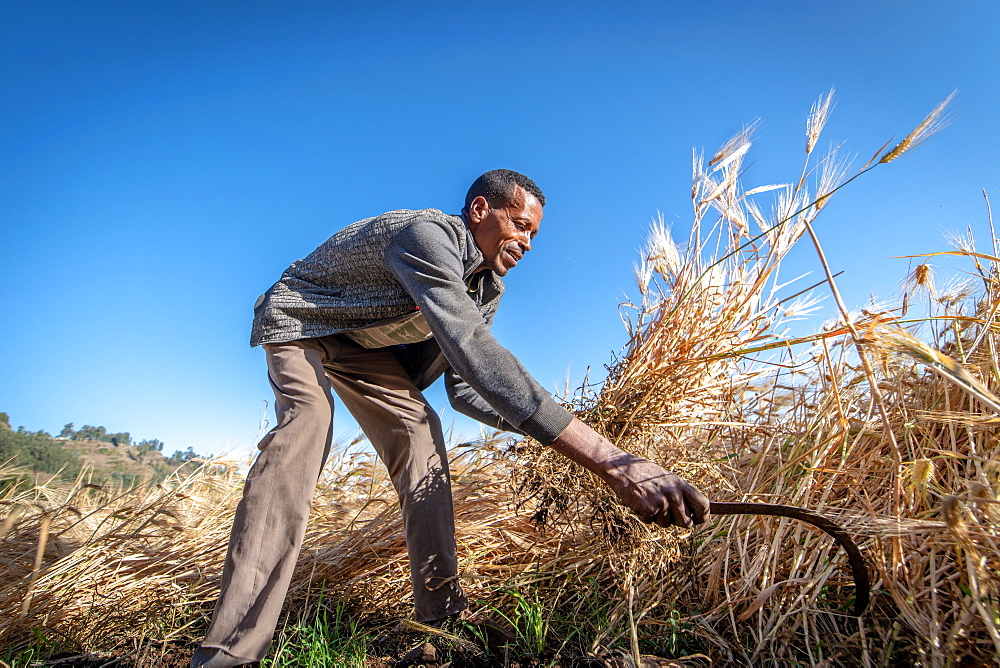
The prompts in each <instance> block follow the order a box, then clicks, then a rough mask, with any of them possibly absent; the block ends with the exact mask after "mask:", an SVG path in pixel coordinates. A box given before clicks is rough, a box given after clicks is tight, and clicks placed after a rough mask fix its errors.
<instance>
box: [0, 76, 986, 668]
mask: <svg viewBox="0 0 1000 668" xmlns="http://www.w3.org/2000/svg"><path fill="white" fill-rule="evenodd" d="M831 99H832V98H831V96H830V95H827V96H824V97H823V98H821V99H820V100H819V101H818V102H817V103H816V105H814V107H813V110H812V113H811V114H810V117H809V121H808V123H807V133H806V160H805V166H804V167H803V170H802V173H801V176H799V177H798V178H797V180H795V181H794V182H793V183H792V184H790V185H776V186H764V187H758V188H750V189H745V188H744V187H743V186H742V184H741V182H740V175H741V173H742V170H743V160H744V157H745V156H746V155H747V152H748V150H749V149H750V144H751V133H752V129H753V128H752V127H751V128H747V129H746V130H745V131H743V132H741V133H740V134H739V135H737V136H736V137H735V138H734V139H733V140H731V141H730V142H728V143H727V144H726V145H725V146H724V147H723V148H722V149H720V151H719V152H718V153H716V154H715V155H713V156H711V157H710V158H709V159H708V160H705V158H703V157H702V156H699V155H695V159H694V182H693V188H692V197H693V203H694V219H693V225H692V229H691V233H690V236H689V239H688V241H687V243H686V245H684V246H683V247H682V246H678V245H677V244H675V243H674V242H673V240H672V239H671V237H670V235H669V232H668V231H667V230H666V229H665V227H664V226H663V225H662V223H660V224H657V225H655V226H654V228H653V232H652V234H651V237H650V242H649V244H648V246H647V248H646V249H645V250H644V252H643V257H642V261H641V262H640V264H639V265H638V266H637V276H638V279H639V297H640V298H639V299H637V300H636V303H634V304H628V305H626V306H625V307H624V308H623V316H624V320H625V322H626V325H627V327H628V332H629V336H630V341H629V343H628V345H627V346H626V347H625V349H624V350H623V352H622V354H621V355H620V356H619V357H617V358H616V359H614V360H613V361H612V363H611V364H610V365H609V366H608V376H607V379H606V380H605V381H604V382H603V383H601V384H600V385H599V386H598V387H592V386H589V385H584V386H583V387H581V388H580V390H579V391H578V392H577V394H576V395H574V396H573V397H568V398H567V403H568V404H570V405H572V407H573V408H574V410H576V411H577V412H578V414H579V415H580V416H581V417H582V418H583V419H585V420H586V421H587V422H588V423H589V424H591V425H592V426H594V427H595V428H596V429H598V430H599V431H601V432H602V433H604V434H606V435H607V436H608V437H609V438H611V439H612V440H613V441H615V442H616V443H618V444H619V445H621V446H622V447H624V448H626V449H628V450H631V451H633V452H636V453H639V454H642V455H644V456H646V457H649V458H650V459H653V460H655V461H658V462H661V463H663V464H664V465H666V466H668V468H671V469H672V470H674V471H676V472H677V473H679V474H680V475H682V476H684V477H685V478H687V479H688V480H689V481H691V482H692V483H694V484H696V485H698V486H699V487H700V488H701V489H702V490H703V491H705V492H706V493H707V494H708V495H709V496H710V497H711V498H713V499H716V500H720V501H770V502H776V503H786V504H793V505H798V506H803V507H807V508H809V509H812V510H815V511H818V512H820V513H823V514H825V515H827V516H829V517H831V518H833V519H836V520H837V521H839V522H840V523H841V524H843V525H844V526H845V527H846V528H848V529H849V531H850V532H851V533H853V534H854V535H856V536H857V537H858V542H859V543H860V544H861V546H862V549H863V550H864V552H865V554H866V556H867V558H868V560H869V563H870V567H871V570H872V576H873V577H872V580H873V582H874V583H875V584H874V592H873V602H872V605H871V607H870V608H869V612H868V613H867V615H866V616H865V617H864V618H863V619H862V620H860V621H859V620H858V619H856V618H854V617H852V616H850V615H849V614H848V613H847V611H848V610H850V604H851V602H852V601H851V596H852V587H851V582H850V577H849V571H848V570H847V569H846V568H845V564H846V561H845V559H844V555H843V553H842V552H840V551H838V549H837V548H836V546H835V544H834V543H833V541H832V540H831V539H830V538H829V537H827V536H825V535H823V534H821V533H819V532H817V531H815V530H813V529H811V528H809V527H807V526H805V525H802V524H800V523H797V522H795V521H793V520H789V519H783V518H755V517H726V518H719V519H714V520H713V521H712V522H711V523H710V524H709V525H707V526H706V527H702V528H698V529H696V530H694V531H686V530H679V529H671V530H663V529H658V528H655V527H654V528H650V527H648V526H646V525H643V524H642V523H640V522H638V521H637V520H635V519H634V518H632V517H631V516H629V515H628V513H627V512H625V511H624V509H623V508H622V507H621V506H620V505H619V504H618V503H617V502H615V500H614V499H613V498H612V497H611V496H610V494H609V493H608V492H607V490H606V489H605V488H604V487H603V486H602V485H601V484H600V483H599V481H597V480H596V479H595V478H593V477H592V476H590V475H589V474H584V473H582V472H581V471H580V470H579V469H577V468H575V467H573V466H572V465H569V464H567V463H566V462H565V461H563V460H561V459H560V458H559V457H558V456H556V455H554V454H553V453H552V452H551V451H549V450H547V449H545V448H542V447H540V446H538V445H537V444H534V443H531V442H530V441H522V442H516V443H513V444H508V443H507V442H506V441H504V440H501V439H500V438H499V437H494V438H490V439H486V440H484V441H483V442H480V443H475V444H463V445H459V446H456V447H455V448H454V449H453V451H452V454H453V459H452V463H451V464H452V469H453V471H454V488H455V490H454V491H455V506H456V515H457V526H458V536H459V549H460V556H461V558H462V567H463V576H464V583H465V586H466V588H467V590H468V591H469V593H470V597H471V598H472V599H473V600H474V601H476V602H477V604H478V605H479V606H482V607H487V608H492V609H493V610H494V611H495V612H496V613H498V614H503V615H506V616H508V617H509V618H510V619H511V620H512V621H513V622H515V623H516V625H517V627H518V632H519V634H520V637H521V641H522V646H523V649H524V650H525V651H527V652H536V653H541V652H543V651H549V652H553V651H560V650H561V651H562V652H563V653H564V654H572V653H577V654H579V653H584V652H593V653H599V652H601V651H604V650H606V649H608V648H612V647H617V648H623V649H624V650H625V651H626V652H627V653H628V654H638V653H639V651H640V650H641V651H643V652H650V653H655V654H660V655H663V656H673V657H683V656H688V657H689V658H688V659H686V661H687V662H688V663H689V664H690V665H696V664H697V662H698V661H699V659H698V657H697V656H696V655H701V656H702V657H705V660H707V659H709V658H710V659H711V660H713V661H714V662H715V663H716V664H717V665H762V664H765V663H778V664H782V665H785V664H791V663H797V664H806V665H819V664H823V665H858V664H859V663H861V664H863V665H875V664H880V665H912V664H914V663H920V664H921V665H928V666H945V665H954V664H964V663H968V662H977V661H978V662H991V661H994V660H996V657H998V656H1000V630H998V605H997V601H998V599H997V596H998V587H1000V573H998V554H1000V553H998V551H997V540H998V529H1000V524H998V523H1000V507H998V505H997V500H996V493H997V489H998V485H1000V480H998V478H1000V472H998V465H997V462H998V461H1000V452H998V448H1000V445H998V444H1000V440H998V438H997V435H998V434H997V432H998V425H1000V419H998V418H997V416H996V413H997V412H998V411H1000V404H998V402H997V399H996V398H995V396H994V390H995V387H996V385H997V384H998V382H1000V381H998V376H1000V357H998V343H997V340H996V331H997V327H996V323H997V314H998V312H1000V287H998V276H1000V253H998V252H997V249H996V248H994V249H993V254H992V255H988V254H983V253H977V252H976V251H975V249H974V248H972V247H971V242H970V241H967V240H966V241H965V242H963V245H962V247H960V248H959V249H958V250H956V251H954V253H956V254H960V255H964V256H966V257H967V258H969V260H970V261H971V262H972V263H973V275H974V276H976V280H977V281H978V284H976V285H973V284H972V283H969V284H962V285H960V286H958V287H954V286H953V287H952V288H950V289H945V290H938V289H937V288H935V286H934V282H933V281H932V280H931V274H930V269H929V265H928V264H927V262H926V260H925V261H923V263H921V264H920V265H918V266H917V268H916V270H915V271H914V272H913V275H912V277H911V280H910V281H909V283H908V284H907V286H906V290H905V294H904V295H903V299H902V303H901V305H900V306H899V307H898V308H895V309H880V310H877V311H875V310H870V311H863V312H861V313H857V314H855V313H850V312H848V311H847V309H846V307H845V306H844V305H843V302H842V300H841V299H840V297H839V294H838V293H837V291H836V284H835V276H834V275H833V273H832V272H831V271H830V270H829V268H828V267H827V266H826V262H825V259H824V258H823V254H822V247H821V246H820V243H819V240H818V237H817V236H816V235H815V234H814V231H813V227H812V224H813V221H814V220H815V219H816V217H817V216H818V215H819V214H820V212H821V210H822V209H823V208H824V206H825V205H826V203H827V202H828V201H829V198H830V197H831V196H832V195H833V194H835V193H836V192H837V191H838V190H839V189H840V188H841V187H843V186H844V185H846V184H847V183H849V182H850V181H852V180H853V179H855V178H857V177H858V176H860V175H861V174H863V173H864V172H866V171H868V170H870V169H874V168H875V167H877V166H879V165H882V164H886V163H888V162H891V161H892V160H895V159H897V158H898V157H900V156H902V155H904V154H905V153H906V152H908V151H909V150H911V149H912V148H913V147H914V146H916V145H918V144H919V143H920V142H921V141H923V140H924V139H926V137H927V136H928V135H929V134H930V133H931V132H933V131H934V130H935V129H936V128H938V127H940V125H941V123H942V121H943V118H944V117H943V115H942V114H943V109H944V105H943V104H942V105H941V106H939V107H938V108H937V109H935V110H934V111H933V112H932V113H931V115H930V116H929V117H928V118H927V119H925V121H924V122H923V123H921V124H920V125H919V126H918V127H917V129H916V130H915V131H914V132H913V133H911V134H910V135H908V136H907V137H906V138H904V140H903V141H902V142H900V143H899V144H897V145H896V146H895V147H893V148H891V149H890V150H888V151H886V150H885V148H886V147H883V149H882V150H881V151H879V152H877V153H876V154H875V156H874V157H873V158H872V160H871V161H869V163H868V164H866V165H864V166H863V167H862V168H861V169H860V170H858V171H857V172H855V173H853V174H850V173H849V172H848V165H847V164H846V163H845V162H844V161H842V160H840V159H839V158H838V156H837V154H836V151H834V152H833V153H831V154H829V155H826V156H823V157H822V158H820V159H818V160H817V159H816V157H815V156H814V155H813V151H814V148H815V146H816V142H817V139H818V138H819V136H820V133H821V131H822V129H823V126H824V124H825V122H826V119H827V117H828V114H829V111H830V108H831ZM765 195H766V197H767V198H771V197H772V196H773V203H772V204H771V206H770V207H765V206H764V204H762V203H761V202H762V200H763V199H765V198H764V197H763V196H765ZM991 233H992V229H991ZM804 236H809V237H810V239H811V241H812V243H813V245H814V247H815V250H816V251H817V256H818V258H819V262H820V265H821V266H822V268H823V271H824V272H825V275H826V280H825V281H824V284H825V286H826V287H827V288H829V289H831V290H832V292H833V296H834V299H835V301H836V303H837V305H838V308H839V310H840V313H841V316H840V319H839V320H838V321H836V322H831V323H829V324H828V325H827V326H826V327H824V329H823V331H821V332H820V333H819V334H816V335H812V336H808V337H801V338H798V339H790V338H789V337H788V336H786V334H785V329H786V324H787V323H788V322H790V321H791V320H794V319H796V318H800V317H802V316H803V315H805V314H807V313H808V312H809V310H810V309H811V307H812V306H813V305H814V301H813V300H812V299H811V298H810V297H809V296H808V293H805V292H804V289H805V288H808V287H809V286H805V285H803V286H798V285H795V286H792V287H787V284H783V283H782V281H783V280H784V278H783V277H780V278H779V269H780V266H781V261H782V259H783V258H784V257H785V256H786V255H787V253H788V252H789V250H790V249H791V248H792V246H793V244H795V243H796V241H798V240H799V239H800V238H802V237H804ZM789 292H791V293H793V294H792V295H791V296H785V295H786V293H789ZM916 303H920V304H927V305H928V307H927V308H928V312H927V313H921V314H919V317H913V315H914V314H913V313H912V311H913V308H914V307H913V304H916ZM905 318H909V319H905ZM923 339H928V340H930V342H931V343H930V344H928V343H924V342H923ZM239 487H240V479H239V476H237V475H236V474H235V473H234V472H233V470H232V469H228V468H224V467H222V468H220V467H218V466H216V467H214V468H210V467H205V468H204V469H203V470H202V471H200V472H199V473H198V474H196V475H194V476H191V477H188V478H185V479H179V478H175V479H172V480H169V481H167V482H166V483H164V484H163V485H161V486H159V487H157V488H155V489H152V490H135V491H132V492H126V493H121V494H119V495H117V496H115V495H111V494H109V493H108V492H106V491H104V490H101V489H93V488H87V487H86V486H84V485H78V486H77V487H75V488H74V489H72V490H69V491H68V492H66V491H63V492H59V491H58V490H55V489H50V488H47V487H44V486H43V487H38V488H35V489H34V490H32V491H31V492H20V493H18V492H14V491H11V492H8V493H7V495H6V496H5V497H4V498H2V499H0V503H2V504H3V510H2V516H5V517H6V518H7V519H6V520H5V521H4V523H3V525H2V526H0V533H3V534H4V535H3V544H2V552H0V555H2V558H3V560H4V565H5V570H4V574H3V577H2V580H0V644H8V645H15V644H18V643H26V642H28V641H29V640H30V638H31V637H32V633H31V631H32V630H33V629H34V630H38V629H47V630H49V631H48V632H49V633H55V634H57V635H59V636H61V637H63V638H64V639H65V642H67V643H68V644H71V645H73V646H74V647H78V648H80V649H84V650H89V651H96V650H103V651H110V652H117V653H119V654H122V653H128V652H138V653H143V652H144V653H146V654H147V655H148V654H149V652H150V651H153V650H151V649H150V648H161V647H164V646H165V644H168V643H169V642H171V641H176V642H188V641H190V640H192V639H197V638H198V637H199V635H200V633H202V632H203V630H204V626H205V624H206V622H207V614H208V611H209V610H210V603H211V601H212V599H213V597H214V594H215V588H216V587H217V584H218V579H219V575H220V573H219V570H220V565H221V561H222V557H223V552H224V549H225V543H226V538H227V534H228V529H229V524H230V522H231V517H232V512H233V508H234V506H235V503H236V500H237V498H238V493H239ZM408 589H409V579H408V575H407V569H406V562H405V547H404V545H403V541H402V527H401V521H400V517H399V514H398V512H397V511H396V509H395V501H394V495H393V494H392V492H391V489H390V486H389V483H388V480H387V476H386V475H385V472H384V470H383V469H382V468H381V465H380V464H378V463H377V462H376V461H375V460H374V459H373V458H372V456H371V455H368V454H365V453H363V452H352V451H350V449H346V450H344V451H342V452H341V453H340V454H339V455H335V456H334V457H333V458H332V461H331V462H330V464H329V466H328V474H327V475H326V477H325V478H324V482H323V483H322V484H321V486H320V488H319V490H318V492H317V500H316V503H315V504H314V513H313V518H312V520H311V523H310V527H309V532H308V535H307V537H306V542H305V549H304V550H303V553H302V558H301V559H300V563H299V570H298V573H297V575H296V578H295V581H294V584H293V588H292V591H291V592H290V595H289V605H288V607H289V610H290V619H292V620H295V619H298V618H301V617H305V616H308V614H309V610H310V606H314V605H316V602H317V600H318V598H319V596H320V592H322V591H324V590H325V591H327V592H328V591H331V590H335V591H337V592H342V593H343V596H344V597H345V598H346V599H347V600H348V602H349V603H350V605H351V606H352V609H353V610H354V611H356V612H357V613H358V614H360V615H362V616H366V618H367V619H369V620H371V624H372V625H378V624H380V623H384V622H386V621H387V620H389V619H392V618H393V617H394V616H396V617H398V616H405V615H406V612H407V607H408V600H407V599H408ZM327 595H328V594H327ZM704 663H705V662H704V661H703V662H702V663H701V664H700V665H704Z"/></svg>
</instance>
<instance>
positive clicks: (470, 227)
mask: <svg viewBox="0 0 1000 668" xmlns="http://www.w3.org/2000/svg"><path fill="white" fill-rule="evenodd" d="M544 205H545V196H544V195H543V194H542V191H541V190H540V189H539V188H538V186H536V185H535V183H534V182H533V181H532V180H531V179H529V178H527V177H526V176H524V175H522V174H518V173H517V172H512V171H509V170H494V171H491V172H487V173H486V174H483V175H482V176H481V177H479V178H478V179H477V180H476V181H475V182H474V183H473V184H472V187H471V188H470V189H469V192H468V195H467V196H466V201H465V207H464V208H463V209H462V215H461V216H451V215H446V214H444V213H442V212H441V211H438V210H436V209H426V210H423V211H391V212H389V213H386V214H383V215H381V216H376V217H374V218H368V219H365V220H362V221H359V222H357V223H354V224H352V225H349V226H348V227H346V228H344V229H343V230H341V231H339V232H337V233H336V234H334V235H333V236H332V237H330V239H328V240H327V241H326V242H325V243H323V244H322V245H321V246H320V247H319V248H317V249H316V250H315V251H313V252H312V253H311V254H310V255H309V256H308V257H306V258H305V259H304V260H299V261H297V262H294V263H292V265H291V266H290V267H289V268H288V269H287V270H285V272H284V274H282V276H281V279H280V280H279V281H278V282H277V283H275V284H274V285H273V286H272V287H271V288H270V289H269V290H268V291H267V292H266V293H264V294H263V295H262V296H261V297H260V299H258V301H257V304H256V306H255V309H254V321H253V331H252V334H251V340H250V343H251V345H254V346H256V345H263V347H264V351H265V353H266V358H267V369H268V377H269V379H270V381H271V386H272V388H273V389H274V395H275V412H276V414H277V426H275V428H274V429H272V430H271V431H270V432H269V433H268V434H267V436H265V437H264V439H262V440H261V442H260V445H259V446H258V447H259V448H260V451H261V452H260V455H259V456H258V457H257V460H256V462H255V463H254V465H253V467H252V468H251V469H250V473H249V475H248V477H247V482H246V487H245V489H244V492H243V499H242V500H241V501H240V504H239V506H238V507H237V510H236V517H235V519H234V522H233V530H232V535H231V537H230V542H229V551H228V553H227V555H226V563H225V567H224V570H223V576H222V591H221V595H220V597H219V600H218V603H217V604H216V607H215V611H214V613H213V616H212V624H211V627H210V628H209V630H208V634H207V636H206V638H205V640H204V642H203V643H202V645H201V648H200V649H199V650H198V651H197V653H196V654H195V656H194V659H193V660H192V666H205V667H213V666H237V665H242V664H244V663H252V662H255V661H259V660H260V659H261V658H263V656H264V654H265V653H266V651H267V647H268V645H269V643H270V641H271V637H272V635H273V634H274V629H275V626H276V624H277V620H278V614H279V612H280V610H281V606H282V604H283V602H284V598H285V594H286V592H287V590H288V586H289V582H290V580H291V576H292V570H293V568H294V566H295V560H296V558H297V556H298V553H299V549H300V547H301V545H302V539H303V536H304V534H305V529H306V521H307V519H308V516H309V508H310V505H311V502H312V496H313V492H314V488H315V485H316V482H317V480H318V478H319V475H320V471H321V469H322V468H323V463H324V462H325V460H326V457H327V455H328V454H329V450H330V443H331V439H332V435H333V397H332V393H334V392H335V393H336V394H337V395H338V396H339V397H340V399H341V400H342V401H343V403H344V405H346V406H347V409H348V410H349V411H350V412H351V414H352V415H353V416H354V418H355V419H356V420H357V422H358V424H359V425H360V426H361V428H362V429H363V430H364V432H365V434H366V435H367V437H368V439H369V440H370V441H371V443H372V445H373V446H374V447H375V450H376V451H377V452H378V455H379V457H381V459H382V461H383V462H384V463H385V465H386V467H387V468H388V470H389V475H390V477H391V479H392V483H393V485H394V486H395V489H396V492H397V494H398V496H399V503H400V507H401V509H402V513H403V526H404V530H405V533H406V547H407V552H408V554H409V561H410V574H411V579H412V584H413V604H414V618H415V619H416V621H419V622H424V623H431V624H433V623H436V622H438V621H441V620H443V619H445V618H447V617H450V616H453V615H457V614H459V613H461V612H462V611H463V610H465V609H466V608H467V607H468V603H467V601H466V597H465V594H464V593H463V591H462V588H461V585H460V583H459V582H458V578H457V577H456V576H457V573H458V559H457V556H456V548H455V521H454V513H453V508H452V497H451V486H450V480H449V473H448V465H447V463H448V459H447V455H446V452H445V442H444V435H443V433H442V430H441V422H440V420H439V418H438V416H437V415H436V414H435V412H434V410H433V409H432V408H431V407H430V405H429V404H428V403H427V401H426V399H424V396H423V394H421V392H422V390H424V389H426V388H427V387H428V386H430V385H431V383H433V382H434V381H435V380H437V379H438V378H439V377H441V376H442V375H443V376H444V377H445V383H446V387H447V392H448V396H449V399H450V401H451V403H452V406H454V408H455V409H456V410H457V411H459V412H461V413H463V414H465V415H468V416H470V417H473V418H475V419H477V420H479V421H481V422H483V423H485V424H487V425H489V426H491V427H497V428H500V429H505V430H508V431H513V432H517V433H521V434H526V435H528V436H531V437H532V438H534V439H535V440H537V441H538V442H539V443H541V444H543V445H547V446H550V447H552V448H553V449H555V450H556V451H558V452H560V453H561V454H563V455H565V456H566V457H568V458H570V459H571V460H573V461H574V462H577V463H578V464H581V465H582V466H584V467H585V468H587V469H589V470H591V471H593V472H594V473H596V474H597V475H598V476H600V477H601V479H603V480H604V481H605V482H606V483H607V484H608V485H609V486H610V487H611V489H612V490H613V491H614V492H615V494H617V496H618V497H619V498H620V499H621V501H622V502H623V503H624V504H625V505H626V506H628V507H629V508H630V509H631V510H632V512H634V513H635V514H636V515H638V516H639V517H640V518H642V519H643V520H644V521H646V522H655V523H656V524H659V525H661V526H668V525H671V524H676V525H680V526H691V525H692V524H693V523H700V522H703V521H704V520H705V517H706V515H707V514H708V507H709V504H708V500H707V499H706V498H705V497H704V496H703V495H702V494H701V493H699V492H698V491H697V490H696V489H694V488H693V487H691V486H690V485H688V484H687V483H686V482H684V481H683V480H681V479H680V478H678V477H677V476H675V475H673V474H672V473H668V472H667V471H665V470H664V469H662V468H661V467H659V466H657V465H656V464H654V463H652V462H650V461H648V460H645V459H642V458H640V457H636V456H634V455H631V454H629V453H626V452H624V451H622V450H621V449H619V448H617V447H615V446H614V445H613V444H611V443H610V442H608V441H607V440H606V439H604V438H603V437H601V436H600V435H599V434H597V433H596V432H595V431H594V430H592V429H590V428H589V427H588V426H587V425H585V424H584V423H583V422H581V421H579V420H578V419H576V418H574V417H573V416H572V415H571V414H570V413H569V412H567V411H566V410H565V409H563V408H562V407H561V406H560V405H559V404H557V403H556V402H555V400H554V399H553V398H552V396H551V395H550V394H549V393H548V392H546V391H545V390H544V389H542V387H541V386H539V384H538V383H536V382H535V380H534V379H533V378H532V377H531V375H529V374H528V372H527V371H525V369H524V368H523V367H522V366H521V364H520V363H519V362H518V361H517V359H515V358H514V356H513V355H512V354H511V353H510V352H509V351H508V350H506V349H505V348H503V347H502V346H501V345H500V344H499V343H497V341H496V339H494V338H493V335H492V334H491V333H490V325H491V324H492V322H493V316H494V314H495V313H496V309H497V305H498V304H499V302H500V297H501V296H502V295H503V291H504V285H503V281H502V277H503V276H505V275H506V274H507V272H508V271H510V270H511V269H512V268H513V267H515V266H517V264H518V263H519V262H521V260H523V259H524V256H525V254H526V253H527V252H528V251H529V250H531V243H532V239H534V237H535V235H536V234H537V233H538V228H539V225H540V223H541V221H542V207H543V206H544Z"/></svg>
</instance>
